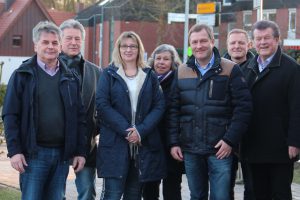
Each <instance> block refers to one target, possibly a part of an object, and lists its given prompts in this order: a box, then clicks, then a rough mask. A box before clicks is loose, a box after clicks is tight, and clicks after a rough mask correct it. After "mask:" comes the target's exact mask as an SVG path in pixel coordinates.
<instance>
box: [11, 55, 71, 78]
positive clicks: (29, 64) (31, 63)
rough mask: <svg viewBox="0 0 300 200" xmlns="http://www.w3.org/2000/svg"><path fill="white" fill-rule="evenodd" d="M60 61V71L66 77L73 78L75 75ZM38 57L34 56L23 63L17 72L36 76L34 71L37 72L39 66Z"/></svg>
mask: <svg viewBox="0 0 300 200" xmlns="http://www.w3.org/2000/svg"><path fill="white" fill-rule="evenodd" d="M58 61H59V68H60V69H59V70H61V73H62V74H63V75H64V76H65V77H73V74H72V72H71V71H70V70H68V69H67V66H66V65H65V64H64V62H63V61H61V60H60V59H59V58H58ZM37 65H38V64H37V55H34V56H33V57H31V58H29V59H27V60H25V61H23V63H22V64H21V66H20V67H19V68H18V69H17V72H25V73H30V74H32V75H33V74H34V71H35V70H36V67H38V66H37Z"/></svg>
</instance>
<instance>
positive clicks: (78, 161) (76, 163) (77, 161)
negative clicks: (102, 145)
mask: <svg viewBox="0 0 300 200" xmlns="http://www.w3.org/2000/svg"><path fill="white" fill-rule="evenodd" d="M84 164H85V158H84V157H83V156H75V157H74V159H73V165H72V167H73V169H74V172H75V173H77V172H79V171H80V170H82V169H83V167H84Z"/></svg>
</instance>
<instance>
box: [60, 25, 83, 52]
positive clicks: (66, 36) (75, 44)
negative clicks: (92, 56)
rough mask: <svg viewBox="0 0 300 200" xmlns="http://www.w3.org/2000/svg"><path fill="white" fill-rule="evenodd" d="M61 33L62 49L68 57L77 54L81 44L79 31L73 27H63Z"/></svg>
mask: <svg viewBox="0 0 300 200" xmlns="http://www.w3.org/2000/svg"><path fill="white" fill-rule="evenodd" d="M62 33H63V36H62V51H63V52H64V53H65V54H66V55H68V56H70V57H73V56H76V55H78V54H79V53H80V49H81V44H82V35H81V31H80V30H79V29H75V28H65V29H64V30H63V31H62Z"/></svg>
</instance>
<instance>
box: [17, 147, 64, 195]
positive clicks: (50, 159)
mask: <svg viewBox="0 0 300 200" xmlns="http://www.w3.org/2000/svg"><path fill="white" fill-rule="evenodd" d="M26 161H27V164H28V166H27V167H25V172H24V173H22V174H20V188H21V192H22V200H28V199H30V200H40V199H45V200H62V199H63V198H64V196H65V184H66V180H67V176H68V173H69V161H63V149H62V148H45V147H38V152H37V155H35V156H33V157H29V158H28V157H27V158H26Z"/></svg>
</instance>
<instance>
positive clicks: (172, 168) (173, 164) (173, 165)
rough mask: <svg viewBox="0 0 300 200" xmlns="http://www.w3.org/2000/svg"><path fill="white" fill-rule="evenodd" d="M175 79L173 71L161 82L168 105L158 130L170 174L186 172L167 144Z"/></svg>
mask: <svg viewBox="0 0 300 200" xmlns="http://www.w3.org/2000/svg"><path fill="white" fill-rule="evenodd" d="M174 77H175V71H172V73H171V74H170V75H169V76H168V77H166V78H165V79H163V80H162V81H161V82H160V86H161V88H162V90H163V93H164V97H165V103H166V111H165V113H164V116H163V117H162V120H161V121H160V122H159V125H158V129H159V132H160V135H161V138H162V142H163V144H164V147H165V153H166V161H167V170H168V172H171V173H172V172H174V173H183V172H184V166H183V162H179V161H177V160H175V159H174V158H173V157H172V156H171V154H170V147H169V145H168V142H167V134H168V126H167V123H168V120H167V110H168V108H169V106H170V101H171V99H170V98H171V96H170V94H171V86H172V82H173V80H174Z"/></svg>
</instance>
